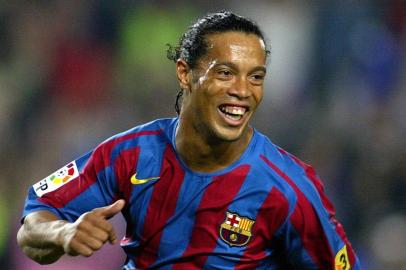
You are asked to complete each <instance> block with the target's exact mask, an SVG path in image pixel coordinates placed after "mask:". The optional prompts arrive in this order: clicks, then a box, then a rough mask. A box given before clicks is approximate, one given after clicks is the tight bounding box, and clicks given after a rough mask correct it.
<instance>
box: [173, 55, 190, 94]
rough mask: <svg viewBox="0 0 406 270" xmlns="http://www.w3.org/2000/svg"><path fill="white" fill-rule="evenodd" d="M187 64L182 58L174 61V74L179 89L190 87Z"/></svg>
mask: <svg viewBox="0 0 406 270" xmlns="http://www.w3.org/2000/svg"><path fill="white" fill-rule="evenodd" d="M189 71H190V68H189V65H188V63H186V62H185V61H184V60H182V59H178V61H176V75H177V77H178V81H179V85H180V88H181V89H184V90H185V89H190V85H189V84H190V79H189V78H190V76H189Z"/></svg>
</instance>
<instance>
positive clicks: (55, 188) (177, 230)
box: [18, 12, 360, 270]
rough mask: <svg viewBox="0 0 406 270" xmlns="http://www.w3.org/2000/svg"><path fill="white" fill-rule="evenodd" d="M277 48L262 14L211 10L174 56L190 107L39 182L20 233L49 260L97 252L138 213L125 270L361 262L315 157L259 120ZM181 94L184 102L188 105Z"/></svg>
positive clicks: (29, 250)
mask: <svg viewBox="0 0 406 270" xmlns="http://www.w3.org/2000/svg"><path fill="white" fill-rule="evenodd" d="M267 54H268V51H267V49H266V45H265V42H264V38H263V35H262V33H261V31H260V29H259V28H258V26H257V25H256V24H255V23H253V22H252V21H250V20H248V19H246V18H243V17H241V16H238V15H235V14H233V13H230V12H220V13H215V14H209V15H207V16H206V17H204V18H202V19H200V20H198V21H197V22H196V23H195V24H194V25H192V26H191V27H189V29H188V31H187V32H186V33H185V34H184V35H183V37H182V39H181V41H180V44H179V46H178V47H176V48H170V50H169V53H168V56H169V58H170V59H172V60H174V61H175V62H176V73H177V77H178V81H179V85H180V88H181V91H180V92H179V94H178V99H179V97H180V96H181V95H182V103H181V105H182V106H181V108H179V107H178V106H177V110H178V113H179V117H177V118H173V119H160V120H156V121H154V122H151V123H147V124H145V125H142V126H138V127H135V128H133V129H131V130H129V131H127V132H124V133H122V134H118V135H116V136H114V137H112V138H110V139H109V140H107V141H105V142H103V143H102V144H100V145H99V146H98V147H97V148H96V149H95V150H94V151H91V152H90V153H88V154H86V155H85V156H83V157H81V158H79V159H77V160H75V161H73V162H71V163H70V164H68V165H66V166H65V167H64V168H62V169H61V170H60V171H58V172H56V173H54V174H52V175H51V176H49V177H47V178H45V179H44V180H41V181H40V182H38V183H36V184H34V185H33V186H32V187H31V188H30V191H29V195H28V198H27V201H26V206H25V209H24V213H23V217H24V223H23V226H22V227H21V229H20V231H19V233H18V242H19V245H20V246H21V248H22V249H23V250H24V252H25V253H26V254H27V255H28V256H29V257H31V258H32V259H34V260H36V261H37V262H39V263H43V264H47V263H52V262H54V261H56V260H58V259H59V258H60V257H61V256H62V255H63V254H69V255H83V256H91V255H92V254H93V253H94V252H95V251H97V250H98V249H100V248H101V247H102V246H103V244H105V243H106V242H110V243H115V242H116V241H117V236H116V234H115V232H114V228H113V227H112V225H111V224H110V223H109V221H108V219H109V218H110V217H112V216H114V215H116V214H117V213H119V212H120V211H121V212H122V213H123V215H124V217H125V219H126V222H127V231H126V235H125V237H124V238H123V239H122V240H121V246H122V248H123V249H124V251H125V252H126V254H127V260H126V262H125V265H124V266H123V269H323V270H324V269H342V270H348V269H360V267H359V262H358V259H357V257H356V255H355V253H354V251H353V249H352V247H351V244H350V243H349V242H348V240H347V238H346V236H345V233H344V231H343V228H342V227H341V225H340V224H339V223H338V222H337V221H336V220H335V219H334V209H333V208H332V206H331V204H330V202H329V201H328V199H327V198H326V197H325V194H324V192H323V186H322V184H321V182H320V180H319V179H318V178H317V176H316V175H315V173H314V171H313V170H312V168H311V167H309V166H308V165H306V164H304V163H303V162H301V161H300V160H298V159H297V158H295V157H294V156H292V155H290V154H288V153H287V152H285V151H284V150H282V149H280V148H278V147H277V146H275V145H273V144H272V143H271V142H270V141H269V139H267V138H266V137H265V136H264V135H262V134H260V133H259V132H257V131H256V130H254V129H253V128H252V127H251V126H249V120H250V119H251V117H252V115H253V114H254V112H255V110H256V108H257V106H258V105H259V104H260V102H261V99H262V95H263V83H264V78H265V74H266V58H267ZM178 99H177V104H178Z"/></svg>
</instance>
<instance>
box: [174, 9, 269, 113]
mask: <svg viewBox="0 0 406 270" xmlns="http://www.w3.org/2000/svg"><path fill="white" fill-rule="evenodd" d="M228 31H236V32H243V33H247V34H254V35H257V36H258V37H259V38H260V39H262V40H263V41H264V43H265V44H266V42H265V38H264V35H263V33H262V31H261V29H260V28H259V26H258V25H257V24H256V23H255V22H254V21H252V20H250V19H248V18H245V17H243V16H240V15H237V14H235V13H233V12H230V11H220V12H216V13H209V14H207V15H206V16H204V17H202V18H200V19H198V20H197V21H196V22H195V23H193V24H192V25H191V26H189V28H188V29H187V31H186V32H185V33H184V34H183V35H182V37H181V38H180V40H179V44H178V45H177V46H172V45H170V44H167V45H168V50H167V57H168V59H169V60H172V61H174V62H176V61H177V60H178V59H182V60H184V61H185V62H186V63H188V65H189V66H190V67H191V68H194V67H196V64H197V61H198V60H199V58H200V57H202V56H203V55H205V54H206V52H207V43H206V36H207V35H209V34H214V33H222V32H228ZM266 48H267V46H265V53H266V55H268V54H269V53H270V52H269V50H268V49H266ZM182 94H183V90H182V89H180V90H179V92H178V93H177V95H176V103H175V110H176V112H177V113H178V114H179V113H180V107H179V100H180V98H181V97H182Z"/></svg>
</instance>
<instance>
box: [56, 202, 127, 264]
mask: <svg viewBox="0 0 406 270" xmlns="http://www.w3.org/2000/svg"><path fill="white" fill-rule="evenodd" d="M124 204H125V202H124V200H118V201H116V202H115V203H113V204H111V205H108V206H105V207H100V208H95V209H93V210H92V211H90V212H87V213H84V214H83V215H81V216H80V217H79V218H78V219H77V220H76V221H75V222H74V223H67V224H66V225H65V226H64V227H63V229H62V230H61V234H60V237H61V241H62V247H63V249H64V252H65V253H66V254H69V255H72V256H77V255H83V256H86V257H89V256H91V255H92V254H93V253H94V252H95V251H97V250H99V249H100V248H101V247H102V246H103V245H104V244H105V243H106V242H107V241H109V242H110V243H111V244H115V243H116V242H117V236H116V232H115V230H114V228H113V226H112V225H111V223H110V222H109V221H108V219H109V218H111V217H113V216H115V215H116V214H117V213H119V212H120V211H121V209H123V207H124Z"/></svg>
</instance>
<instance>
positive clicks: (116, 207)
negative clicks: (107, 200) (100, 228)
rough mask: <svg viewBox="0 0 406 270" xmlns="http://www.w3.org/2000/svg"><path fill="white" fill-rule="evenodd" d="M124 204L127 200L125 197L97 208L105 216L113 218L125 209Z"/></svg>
mask: <svg viewBox="0 0 406 270" xmlns="http://www.w3.org/2000/svg"><path fill="white" fill-rule="evenodd" d="M124 205H125V201H124V200H123V199H120V200H118V201H116V202H115V203H112V204H110V205H108V206H105V207H100V208H97V209H96V211H97V213H98V214H100V215H102V216H104V217H105V218H111V217H114V216H115V215H116V214H117V213H119V212H120V211H121V209H123V207H124Z"/></svg>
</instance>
